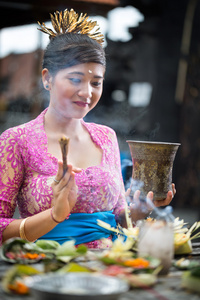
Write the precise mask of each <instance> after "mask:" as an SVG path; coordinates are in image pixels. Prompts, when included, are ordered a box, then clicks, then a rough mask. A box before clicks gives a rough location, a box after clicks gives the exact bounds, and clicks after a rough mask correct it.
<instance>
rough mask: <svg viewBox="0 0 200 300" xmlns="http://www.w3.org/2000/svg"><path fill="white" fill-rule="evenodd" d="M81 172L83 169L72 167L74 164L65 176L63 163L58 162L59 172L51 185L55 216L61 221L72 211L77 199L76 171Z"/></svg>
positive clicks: (69, 167) (69, 166)
mask: <svg viewBox="0 0 200 300" xmlns="http://www.w3.org/2000/svg"><path fill="white" fill-rule="evenodd" d="M79 172H81V169H78V168H72V165H68V170H67V172H66V174H65V175H64V176H63V163H62V162H58V172H57V174H56V176H55V180H56V181H58V183H57V182H56V181H53V183H52V185H51V187H52V190H53V202H52V204H53V206H54V211H53V215H54V218H55V219H56V220H57V221H58V222H61V221H63V220H65V219H66V217H67V216H68V215H69V213H70V212H71V210H72V208H73V207H74V205H75V204H76V201H77V186H76V183H75V173H79Z"/></svg>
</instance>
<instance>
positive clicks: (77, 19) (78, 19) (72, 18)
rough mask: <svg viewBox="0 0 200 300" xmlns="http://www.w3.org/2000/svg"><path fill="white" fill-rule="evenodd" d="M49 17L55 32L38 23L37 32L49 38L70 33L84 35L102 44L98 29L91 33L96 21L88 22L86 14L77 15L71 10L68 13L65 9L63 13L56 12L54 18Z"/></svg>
mask: <svg viewBox="0 0 200 300" xmlns="http://www.w3.org/2000/svg"><path fill="white" fill-rule="evenodd" d="M50 17H51V23H52V26H53V28H54V30H55V32H54V31H53V30H51V29H50V28H47V27H46V25H45V23H42V24H40V22H38V24H39V26H40V27H41V28H38V30H40V31H42V32H44V33H47V34H48V35H49V37H50V38H54V37H55V36H57V35H59V34H63V33H68V32H71V33H79V34H86V35H87V36H89V37H90V38H92V39H94V40H96V41H97V42H98V43H99V44H101V45H102V43H103V42H104V36H103V34H101V32H100V31H99V29H100V28H99V27H98V28H97V29H96V30H95V31H94V32H91V31H92V30H93V29H94V27H95V26H98V25H97V22H96V21H91V20H90V21H88V18H89V17H88V16H87V14H84V15H83V14H82V13H81V14H80V15H78V14H77V13H76V12H75V11H74V10H73V9H71V10H70V11H68V10H67V9H65V10H64V11H63V12H62V11H61V12H59V11H56V12H55V13H54V16H53V15H52V14H50Z"/></svg>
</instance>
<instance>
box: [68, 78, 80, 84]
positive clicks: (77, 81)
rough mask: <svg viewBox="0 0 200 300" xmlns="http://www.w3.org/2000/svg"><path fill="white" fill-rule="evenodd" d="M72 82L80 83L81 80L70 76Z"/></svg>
mask: <svg viewBox="0 0 200 300" xmlns="http://www.w3.org/2000/svg"><path fill="white" fill-rule="evenodd" d="M69 80H70V81H71V82H72V83H80V82H81V80H80V79H79V78H69Z"/></svg>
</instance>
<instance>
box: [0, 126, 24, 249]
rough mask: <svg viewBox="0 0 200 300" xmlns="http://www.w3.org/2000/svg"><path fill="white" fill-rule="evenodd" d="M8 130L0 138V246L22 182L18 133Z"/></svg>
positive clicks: (11, 219)
mask: <svg viewBox="0 0 200 300" xmlns="http://www.w3.org/2000/svg"><path fill="white" fill-rule="evenodd" d="M19 131H20V130H18V132H14V131H13V130H11V129H9V130H7V131H5V132H4V133H3V134H2V135H1V136H0V245H1V244H2V233H3V230H4V229H5V228H6V226H8V225H9V224H10V223H11V222H12V221H13V220H14V219H13V218H12V217H13V215H14V212H15V208H16V201H17V195H18V192H19V188H20V186H21V183H22V180H23V162H22V158H21V155H20V151H19V149H20V147H19V143H18V139H19V136H20V133H21V132H19Z"/></svg>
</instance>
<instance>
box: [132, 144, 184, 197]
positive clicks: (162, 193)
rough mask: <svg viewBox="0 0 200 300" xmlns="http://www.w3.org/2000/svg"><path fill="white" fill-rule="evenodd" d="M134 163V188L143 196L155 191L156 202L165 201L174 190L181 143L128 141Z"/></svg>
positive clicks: (133, 189)
mask: <svg viewBox="0 0 200 300" xmlns="http://www.w3.org/2000/svg"><path fill="white" fill-rule="evenodd" d="M127 143H128V145H129V148H130V153H131V158H132V162H133V170H132V186H131V189H132V191H133V192H134V191H135V190H137V189H139V190H140V191H141V193H142V194H143V196H146V194H147V193H148V192H149V191H153V193H154V199H155V200H163V199H165V198H166V196H167V192H168V191H169V190H172V170H173V164H174V159H175V156H176V153H177V150H178V148H179V146H180V144H179V143H164V142H148V141H134V140H128V141H127Z"/></svg>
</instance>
